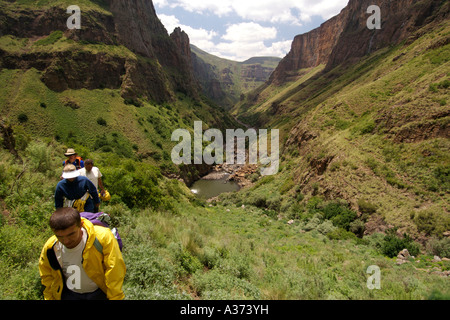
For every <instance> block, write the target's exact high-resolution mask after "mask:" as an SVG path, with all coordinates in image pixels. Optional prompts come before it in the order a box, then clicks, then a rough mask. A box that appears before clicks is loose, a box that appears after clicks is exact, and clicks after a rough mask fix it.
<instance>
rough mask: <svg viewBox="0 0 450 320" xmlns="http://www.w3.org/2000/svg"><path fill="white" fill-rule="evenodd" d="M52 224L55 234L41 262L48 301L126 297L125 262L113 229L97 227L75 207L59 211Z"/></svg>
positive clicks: (40, 266)
mask: <svg viewBox="0 0 450 320" xmlns="http://www.w3.org/2000/svg"><path fill="white" fill-rule="evenodd" d="M49 224H50V228H51V229H52V231H53V233H54V235H53V236H52V237H51V238H50V239H48V241H47V242H46V244H45V245H44V247H43V249H42V252H41V255H40V259H39V274H40V276H41V282H42V284H43V285H44V287H45V289H44V299H45V300H122V299H124V298H125V295H124V293H123V290H122V284H123V281H124V278H125V273H126V267H125V262H124V260H123V257H122V253H121V252H120V249H119V244H118V242H117V241H116V239H115V238H114V235H113V234H112V232H111V230H110V229H109V228H105V227H100V226H94V225H93V224H92V223H91V222H90V221H89V220H87V219H85V218H81V217H80V214H79V212H78V211H77V210H76V209H74V208H60V209H57V210H56V211H55V212H54V213H53V214H52V216H51V217H50V220H49ZM99 246H100V248H99Z"/></svg>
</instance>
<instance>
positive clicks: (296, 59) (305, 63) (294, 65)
mask: <svg viewBox="0 0 450 320" xmlns="http://www.w3.org/2000/svg"><path fill="white" fill-rule="evenodd" d="M347 15H348V10H345V9H344V10H343V11H342V12H341V13H340V14H339V15H338V16H335V17H333V18H331V19H330V20H328V21H326V22H325V23H323V24H322V25H321V26H320V27H319V28H316V29H314V30H312V31H310V32H308V33H305V34H302V35H298V36H296V37H295V39H294V41H293V42H292V47H291V51H290V52H289V53H288V55H287V56H286V57H285V58H284V59H283V60H282V61H281V62H280V64H279V65H278V67H277V69H276V70H275V71H274V72H273V74H272V76H271V77H270V80H269V81H270V82H271V83H274V84H275V85H278V84H282V83H284V82H285V81H289V80H290V78H291V77H292V76H295V75H296V74H297V72H296V71H297V70H299V69H304V68H310V67H316V66H318V65H320V64H327V63H328V60H329V58H330V55H331V53H332V51H333V48H334V47H335V46H336V44H337V42H338V40H339V36H340V35H341V33H342V31H343V29H344V25H345V21H346V17H347Z"/></svg>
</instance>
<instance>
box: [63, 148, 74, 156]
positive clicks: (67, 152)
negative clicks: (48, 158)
mask: <svg viewBox="0 0 450 320" xmlns="http://www.w3.org/2000/svg"><path fill="white" fill-rule="evenodd" d="M74 154H77V153H76V152H75V149H72V148H70V149H67V151H66V153H64V155H65V156H66V157H69V156H73V155H74Z"/></svg>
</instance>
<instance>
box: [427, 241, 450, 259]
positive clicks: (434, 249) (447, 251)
mask: <svg viewBox="0 0 450 320" xmlns="http://www.w3.org/2000/svg"><path fill="white" fill-rule="evenodd" d="M426 250H427V252H428V253H429V254H431V255H433V256H439V257H443V258H450V239H449V238H444V239H441V240H439V239H437V238H432V239H430V240H429V241H428V243H427V245H426Z"/></svg>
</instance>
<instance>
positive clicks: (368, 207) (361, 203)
mask: <svg viewBox="0 0 450 320" xmlns="http://www.w3.org/2000/svg"><path fill="white" fill-rule="evenodd" d="M358 208H359V211H361V213H367V214H373V213H375V212H377V207H376V206H375V205H374V204H373V203H370V202H368V201H365V200H363V199H359V200H358Z"/></svg>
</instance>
